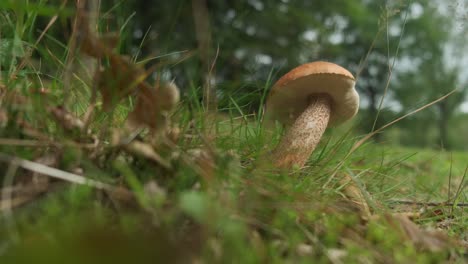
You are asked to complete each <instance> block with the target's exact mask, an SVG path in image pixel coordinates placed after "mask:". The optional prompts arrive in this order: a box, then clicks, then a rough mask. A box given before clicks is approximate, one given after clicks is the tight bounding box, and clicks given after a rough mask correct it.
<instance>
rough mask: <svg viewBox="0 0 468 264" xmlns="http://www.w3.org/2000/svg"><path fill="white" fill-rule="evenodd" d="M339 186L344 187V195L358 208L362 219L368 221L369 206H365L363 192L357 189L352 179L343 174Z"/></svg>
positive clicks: (365, 201) (369, 214)
mask: <svg viewBox="0 0 468 264" xmlns="http://www.w3.org/2000/svg"><path fill="white" fill-rule="evenodd" d="M340 184H341V185H343V186H344V187H343V192H344V195H345V196H346V197H347V198H348V199H350V200H351V201H352V202H353V203H355V204H356V205H357V206H358V207H359V210H360V211H361V217H362V218H363V219H369V217H370V216H371V211H370V209H369V205H368V204H367V200H366V198H365V196H364V194H363V191H362V190H361V189H360V188H359V187H358V185H357V184H356V182H355V181H354V179H353V178H351V176H350V175H348V174H347V173H343V174H342V178H341V179H340Z"/></svg>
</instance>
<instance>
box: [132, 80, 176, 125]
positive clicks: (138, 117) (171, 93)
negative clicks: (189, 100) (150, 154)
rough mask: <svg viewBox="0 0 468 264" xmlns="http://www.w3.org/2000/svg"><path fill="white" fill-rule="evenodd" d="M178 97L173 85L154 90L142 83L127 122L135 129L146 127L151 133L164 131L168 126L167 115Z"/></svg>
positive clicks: (162, 85) (158, 86)
mask: <svg viewBox="0 0 468 264" xmlns="http://www.w3.org/2000/svg"><path fill="white" fill-rule="evenodd" d="M179 96H180V95H179V88H178V87H177V86H176V85H175V84H174V83H165V84H161V85H157V86H156V87H154V88H153V87H151V86H149V85H148V84H146V83H142V84H141V85H140V87H139V89H138V91H137V102H136V105H135V108H134V109H133V111H132V112H131V113H130V114H129V115H128V121H129V122H130V123H131V124H132V125H133V126H136V127H139V126H141V125H143V126H147V127H149V128H150V129H151V130H152V131H153V132H156V131H164V130H165V129H166V128H167V127H168V126H169V114H170V112H171V111H172V110H173V109H174V107H175V106H176V104H177V103H178V102H179Z"/></svg>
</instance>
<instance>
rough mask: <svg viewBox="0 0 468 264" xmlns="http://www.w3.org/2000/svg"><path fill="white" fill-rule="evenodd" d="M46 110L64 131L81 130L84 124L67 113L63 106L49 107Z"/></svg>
mask: <svg viewBox="0 0 468 264" xmlns="http://www.w3.org/2000/svg"><path fill="white" fill-rule="evenodd" d="M48 110H49V112H50V113H51V114H52V116H53V117H54V119H55V120H56V121H57V123H58V124H59V125H60V126H61V127H62V128H63V129H65V130H66V131H81V130H83V128H84V122H83V121H82V120H81V119H79V118H78V117H76V116H74V115H73V114H71V113H70V112H68V111H67V110H66V109H65V108H64V107H63V106H56V107H49V109H48Z"/></svg>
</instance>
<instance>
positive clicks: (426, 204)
mask: <svg viewBox="0 0 468 264" xmlns="http://www.w3.org/2000/svg"><path fill="white" fill-rule="evenodd" d="M388 202H390V203H396V204H410V205H424V206H458V207H466V206H468V203H449V202H417V201H409V200H390V201H388Z"/></svg>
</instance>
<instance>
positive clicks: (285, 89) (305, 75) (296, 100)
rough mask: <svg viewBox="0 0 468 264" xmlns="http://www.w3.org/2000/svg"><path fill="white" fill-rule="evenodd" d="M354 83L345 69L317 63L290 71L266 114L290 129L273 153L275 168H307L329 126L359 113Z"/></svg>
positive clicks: (274, 92) (278, 84)
mask: <svg viewBox="0 0 468 264" xmlns="http://www.w3.org/2000/svg"><path fill="white" fill-rule="evenodd" d="M355 82H356V81H355V79H354V77H353V75H352V74H351V73H350V72H349V71H348V70H346V69H344V68H343V67H341V66H339V65H336V64H334V63H330V62H324V61H317V62H312V63H307V64H304V65H301V66H299V67H297V68H295V69H293V70H291V71H290V72H288V73H287V74H286V75H284V76H283V77H281V78H280V79H279V80H278V81H277V82H276V83H275V85H274V86H273V88H272V90H271V92H270V94H269V97H268V98H267V102H266V113H265V114H266V117H267V118H273V119H276V120H278V121H280V122H282V123H284V124H285V125H286V126H289V129H288V131H287V132H286V134H285V135H284V136H283V138H282V139H281V141H280V143H279V145H278V146H277V147H276V149H275V150H273V152H272V153H271V156H270V158H271V161H272V162H273V164H275V166H277V167H279V168H291V167H293V166H299V167H302V166H304V164H305V162H306V161H307V159H308V158H309V156H310V154H311V153H312V152H313V151H314V149H315V147H316V146H317V144H318V143H319V141H320V138H321V137H322V134H323V132H324V131H325V129H326V128H327V126H329V125H330V126H335V125H338V124H341V123H343V122H344V121H346V120H348V119H350V118H352V117H353V116H354V115H355V114H356V113H357V111H358V108H359V95H358V94H357V92H356V90H355V89H354V85H355Z"/></svg>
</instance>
